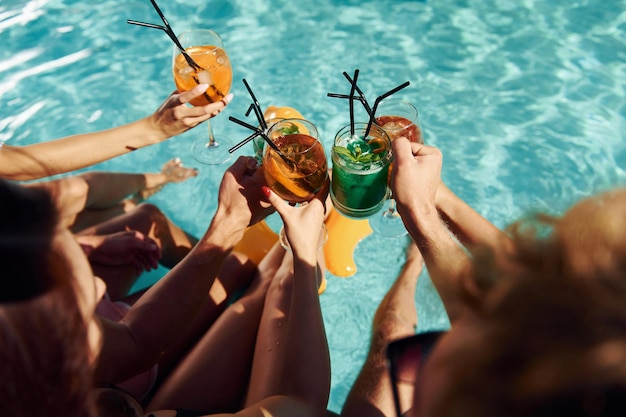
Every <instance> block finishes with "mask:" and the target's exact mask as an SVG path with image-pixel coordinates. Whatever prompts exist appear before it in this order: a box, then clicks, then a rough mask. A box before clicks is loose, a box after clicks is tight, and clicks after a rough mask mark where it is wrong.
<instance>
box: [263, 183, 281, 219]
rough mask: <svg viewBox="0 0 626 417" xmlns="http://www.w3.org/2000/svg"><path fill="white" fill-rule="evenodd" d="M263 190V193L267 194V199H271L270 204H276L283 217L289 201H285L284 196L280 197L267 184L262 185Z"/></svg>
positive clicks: (275, 206)
mask: <svg viewBox="0 0 626 417" xmlns="http://www.w3.org/2000/svg"><path fill="white" fill-rule="evenodd" d="M261 191H263V194H265V197H267V201H269V202H270V204H271V205H272V206H274V208H275V209H276V211H277V212H278V214H280V215H281V217H282V215H283V210H284V208H285V206H287V203H285V201H284V200H283V199H282V198H280V197H279V196H278V195H277V194H276V193H275V192H274V191H272V189H271V188H270V187H268V186H266V185H264V186H262V187H261Z"/></svg>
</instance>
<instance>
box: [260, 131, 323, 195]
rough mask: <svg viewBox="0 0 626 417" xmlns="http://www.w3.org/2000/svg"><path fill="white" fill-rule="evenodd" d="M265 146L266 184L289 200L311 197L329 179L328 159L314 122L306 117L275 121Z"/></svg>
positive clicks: (264, 168)
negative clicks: (269, 144) (270, 142)
mask: <svg viewBox="0 0 626 417" xmlns="http://www.w3.org/2000/svg"><path fill="white" fill-rule="evenodd" d="M268 137H269V139H270V140H271V141H272V143H273V144H274V145H275V147H276V148H277V149H278V151H277V150H276V149H274V147H271V146H265V151H264V154H263V164H262V166H263V172H264V175H265V181H266V182H267V185H268V186H269V187H270V188H271V189H272V190H274V192H275V193H276V194H278V195H279V196H280V197H281V198H283V199H284V200H287V201H289V202H290V203H303V202H305V201H310V200H311V199H312V198H313V197H314V196H315V194H317V192H318V191H319V190H320V189H321V188H322V186H323V185H324V183H325V182H326V181H327V179H328V163H327V161H326V154H325V152H324V147H323V146H322V143H321V142H320V141H319V139H318V137H317V129H316V128H315V126H314V125H313V124H312V123H311V122H308V121H306V120H303V119H284V120H281V121H279V122H277V123H275V124H274V125H273V126H272V127H271V128H270V129H269V131H268Z"/></svg>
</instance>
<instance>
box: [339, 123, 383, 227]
mask: <svg viewBox="0 0 626 417" xmlns="http://www.w3.org/2000/svg"><path fill="white" fill-rule="evenodd" d="M366 131H367V123H355V124H354V134H352V129H351V126H350V125H348V126H345V127H344V128H342V129H341V130H340V131H339V132H338V133H337V135H336V136H335V141H334V146H333V148H332V152H331V157H332V162H333V174H332V181H331V187H330V197H331V199H332V201H333V205H334V207H335V209H336V210H337V211H338V212H339V213H341V214H343V215H344V216H347V217H352V218H357V219H361V218H366V217H369V216H372V215H373V214H375V213H376V212H378V211H379V210H380V209H381V207H382V205H383V203H384V202H385V199H386V196H387V177H388V174H389V164H390V163H391V140H390V139H389V135H387V133H386V132H385V131H384V130H383V129H382V128H380V127H379V126H376V125H372V126H371V128H370V131H369V134H368V136H367V137H363V136H364V134H365V132H366Z"/></svg>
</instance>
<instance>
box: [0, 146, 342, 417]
mask: <svg viewBox="0 0 626 417" xmlns="http://www.w3.org/2000/svg"><path fill="white" fill-rule="evenodd" d="M259 178H260V177H259V173H258V171H256V172H255V173H250V172H248V170H247V169H246V166H245V158H240V159H239V160H238V161H237V162H236V163H235V164H234V165H233V166H232V167H231V168H230V169H229V170H228V171H227V172H226V173H225V175H224V179H223V181H222V184H221V186H220V199H219V200H220V204H219V208H218V211H217V213H216V216H215V218H214V220H213V221H212V222H211V225H210V226H209V229H208V230H207V234H206V235H205V236H204V237H203V239H201V240H200V242H199V243H198V245H196V247H194V249H193V250H192V252H191V253H190V255H189V256H188V257H186V258H185V259H184V260H183V261H181V262H180V263H179V264H178V265H177V266H176V267H175V268H174V270H173V271H172V272H171V273H170V276H168V277H166V278H165V279H163V280H161V281H160V282H159V283H158V284H157V285H156V286H155V287H153V288H152V289H151V290H150V291H151V292H152V293H154V294H155V295H156V294H157V293H158V294H159V296H158V297H157V296H155V297H152V298H151V299H150V300H149V301H148V298H146V299H145V300H146V302H144V303H141V302H140V303H139V304H141V308H140V309H139V310H138V311H135V312H133V314H132V315H133V316H134V317H133V318H134V319H136V320H139V319H140V316H146V317H145V319H147V320H149V321H151V322H153V323H158V324H159V325H160V326H159V327H160V330H161V332H164V333H171V332H172V331H173V332H175V333H178V332H179V331H180V326H173V323H175V322H179V323H181V322H188V321H189V318H190V317H192V316H193V314H194V312H195V311H197V308H198V306H199V305H200V304H201V303H202V301H203V299H204V294H206V291H207V289H208V288H209V286H210V282H212V278H211V277H214V276H215V274H216V273H217V270H218V269H219V266H220V263H221V261H223V259H224V257H225V254H226V253H227V252H228V251H229V248H230V247H232V246H234V244H235V243H236V242H237V238H238V237H240V235H241V234H243V230H245V227H246V226H247V225H248V224H250V223H254V222H255V221H258V220H259V219H260V218H262V216H263V214H264V213H266V212H267V203H263V200H264V199H265V198H263V199H260V198H259V197H257V193H259V192H260V191H261V187H257V186H258V185H259V181H258V180H259ZM0 191H1V194H2V195H3V201H8V202H9V204H7V205H4V206H3V207H2V211H3V213H2V214H3V215H2V216H1V217H2V218H3V219H4V220H3V221H2V223H1V228H2V233H0V235H1V236H2V239H0V242H1V243H2V245H3V247H5V248H7V250H6V251H5V250H3V251H1V253H2V254H3V255H2V256H3V260H4V261H5V265H6V268H7V271H8V272H9V274H8V275H5V276H4V277H3V279H2V280H0V284H1V285H2V291H0V293H1V294H2V300H1V302H0V320H2V321H3V322H4V325H3V326H0V328H2V329H11V330H10V331H9V332H6V333H5V332H2V333H1V336H0V338H1V339H2V340H3V342H2V343H1V344H0V345H1V346H2V348H0V351H1V352H2V353H1V354H0V356H1V357H2V358H3V359H5V361H4V363H5V364H6V365H7V366H5V368H4V371H3V375H12V377H11V378H13V377H15V379H14V380H13V379H12V380H11V383H10V384H9V383H5V384H2V386H3V387H9V386H11V391H10V392H8V391H4V390H2V391H0V392H2V393H3V394H2V396H1V398H2V401H3V404H4V405H3V408H4V409H5V410H6V411H7V412H8V414H10V415H19V414H22V413H25V412H26V413H28V415H31V416H37V415H40V416H43V415H50V414H53V415H77V416H78V415H80V416H95V415H96V414H95V413H94V409H93V405H94V402H93V400H94V398H93V393H92V391H91V390H88V389H87V388H88V387H89V385H90V384H89V383H88V381H90V380H91V377H90V374H91V373H92V372H93V367H92V365H93V364H94V363H95V362H94V361H98V363H99V365H100V366H102V365H103V364H102V361H103V358H102V357H98V355H99V351H101V348H100V346H101V344H102V342H104V346H102V349H103V350H102V352H104V351H106V349H107V343H108V342H107V340H111V339H109V338H108V336H107V334H108V333H109V332H110V331H111V330H112V327H113V326H112V323H107V322H106V321H102V320H97V319H96V318H95V316H94V315H93V313H94V309H95V304H96V302H97V300H98V299H99V297H100V295H101V294H102V291H103V290H104V288H103V287H102V286H101V285H99V284H96V285H94V283H97V282H98V281H97V280H94V278H93V276H92V275H91V274H90V273H89V266H88V264H87V262H86V259H85V258H84V256H81V250H80V247H79V246H78V245H77V244H76V243H75V242H74V239H73V237H72V235H71V234H70V233H69V231H67V229H66V228H64V227H62V226H61V225H57V224H56V221H55V217H54V206H53V204H52V202H51V201H50V198H49V196H48V195H47V194H46V193H45V192H43V191H42V190H33V189H27V188H22V187H18V186H16V185H11V184H8V183H6V182H4V181H0ZM327 192H328V187H325V189H324V190H323V191H322V193H327ZM264 193H265V194H267V195H268V196H269V201H270V202H271V203H272V204H274V205H275V206H276V209H277V210H278V211H279V214H281V216H282V217H283V221H284V222H285V227H286V233H287V237H288V239H289V240H290V246H291V251H290V252H285V251H284V250H283V249H282V248H281V247H280V246H279V245H277V246H276V249H275V250H274V252H273V257H277V256H276V255H279V256H278V258H282V259H283V261H282V264H281V266H280V267H278V273H269V274H268V275H267V276H266V278H267V277H269V278H268V279H266V281H272V283H270V282H257V286H267V287H268V294H267V296H266V297H258V300H257V303H256V305H260V306H261V307H262V310H263V312H262V318H261V321H260V324H259V325H258V334H257V330H255V329H256V327H253V328H252V330H253V332H252V333H250V332H248V333H249V334H256V335H257V336H256V337H254V338H253V345H254V344H256V345H257V346H256V348H255V353H254V360H253V367H252V374H251V378H252V379H251V380H250V385H249V388H247V389H246V388H245V387H244V389H243V392H244V393H247V400H246V401H245V402H244V403H243V405H242V406H240V408H239V410H235V412H236V414H235V415H241V416H247V415H257V414H258V413H259V412H261V410H266V412H270V413H272V415H276V416H281V415H284V416H291V415H301V416H316V415H320V414H323V413H324V410H325V405H326V402H327V399H328V391H329V387H330V368H329V358H328V350H327V344H326V338H325V333H324V329H323V321H322V319H321V311H320V309H319V297H318V294H317V285H318V281H319V276H318V274H319V267H318V266H316V258H317V254H318V248H317V237H318V235H319V228H321V225H322V222H323V217H324V216H323V213H324V210H323V201H324V199H325V197H326V196H325V194H320V195H319V196H318V197H317V198H316V199H315V200H314V201H312V202H311V203H310V204H309V205H307V206H306V207H297V208H296V207H290V206H288V205H287V204H286V203H284V202H283V201H282V200H280V198H278V197H277V196H276V195H274V194H272V193H271V192H270V191H269V189H268V190H265V191H264ZM224 215H227V217H224ZM8 219H11V220H10V221H9V220H8ZM33 219H35V221H33ZM302 224H307V225H309V226H311V225H317V226H319V227H318V228H317V229H318V230H314V229H315V228H314V227H307V228H303V227H302V226H301V225H302ZM303 229H307V231H310V233H307V232H306V231H303ZM18 230H19V232H20V234H21V235H22V236H24V237H25V238H26V239H24V240H22V241H20V242H18V245H15V243H16V242H15V240H14V239H13V238H10V237H11V236H13V235H14V231H18ZM73 242H74V243H73ZM9 247H10V248H11V249H10V250H8V248H9ZM277 251H278V252H277ZM281 252H282V254H283V255H280V253H281ZM5 255H6V257H5ZM292 255H293V269H292V266H291V260H290V259H292ZM5 258H6V259H5ZM17 258H20V259H22V260H25V259H26V258H28V259H30V260H32V259H33V258H34V259H36V260H37V261H35V262H26V264H27V265H32V266H33V269H32V270H31V269H28V270H27V271H24V270H23V269H21V268H18V269H19V270H20V272H19V273H20V274H24V273H26V274H27V277H26V278H25V279H24V281H22V283H23V284H24V285H22V286H16V285H14V284H13V283H12V281H14V279H12V278H13V277H14V275H15V273H18V269H16V268H13V267H14V266H17V265H15V263H16V262H17V261H18V259H17ZM285 260H287V262H286V263H285ZM18 263H21V262H18ZM281 271H282V272H281ZM290 271H291V272H290ZM291 274H294V275H295V276H294V279H289V281H291V283H290V284H287V280H286V279H287V277H288V276H289V275H291ZM175 277H178V278H175ZM278 277H282V279H281V280H280V282H275V281H276V278H278ZM26 281H28V282H26ZM272 288H274V289H272ZM56 300H58V302H57V301H56ZM241 300H244V298H242V299H241ZM259 300H260V303H259V302H258V301H259ZM59 306H62V307H61V308H59ZM233 306H235V308H233V309H232V310H231V311H232V313H233V314H230V315H229V314H226V313H225V314H224V315H223V316H221V317H220V318H222V317H224V320H227V319H226V318H227V317H229V316H230V320H231V321H232V323H234V322H235V321H236V320H238V322H239V323H240V325H238V326H237V328H238V329H241V328H242V327H241V325H243V326H244V327H246V326H249V325H246V324H245V323H246V320H245V318H244V319H243V320H242V319H241V317H242V315H241V312H248V311H251V310H249V309H248V308H245V309H243V310H242V306H236V305H233ZM49 308H52V310H54V311H55V312H56V313H54V314H49V313H51V312H49V311H47V310H48V309H49ZM36 312H40V313H41V319H38V318H36V317H35V315H37V314H39V313H36ZM48 314H49V315H48ZM247 314H248V313H246V315H247ZM277 314H278V315H277ZM181 317H182V318H184V320H180V319H181ZM237 317H239V319H238V318H237ZM68 318H69V319H68ZM18 319H21V320H19V321H18ZM48 319H51V321H49V320H48ZM30 320H34V321H30ZM57 320H58V321H57ZM277 320H278V322H277ZM24 321H26V322H27V323H29V325H28V326H23V325H22V324H25V323H24ZM98 321H100V323H101V327H100V326H98V325H97V324H96V323H97V322H98ZM253 322H254V320H252V323H253ZM279 322H280V323H282V325H281V324H278V323H279ZM83 323H84V324H83ZM47 324H49V326H48V325H47ZM66 324H67V326H66ZM126 324H127V326H131V327H127V329H126V330H125V331H126V332H128V331H134V332H135V335H134V338H135V339H136V340H137V341H139V340H140V339H143V342H144V343H142V344H144V345H146V347H150V349H151V350H154V351H155V352H159V351H161V350H162V347H160V346H155V345H152V344H151V343H149V341H150V340H151V339H153V338H152V336H149V334H148V332H146V331H147V330H148V329H147V328H146V329H144V330H146V331H144V332H141V333H137V330H138V329H139V328H138V327H136V326H133V325H132V320H130V321H127V323H126ZM277 324H278V325H277ZM43 325H46V326H47V327H46V331H36V330H34V329H39V328H40V327H38V326H43ZM170 325H172V326H170ZM155 327H156V326H152V328H155ZM217 327H219V328H221V329H222V330H224V331H230V329H231V328H232V326H230V325H223V326H217ZM48 330H51V331H53V333H54V335H57V334H58V335H59V337H58V338H57V337H53V335H51V334H50V333H49V332H48ZM24 331H27V332H28V334H29V335H30V336H29V337H28V338H25V339H22V343H19V344H17V345H16V344H14V343H11V342H9V341H10V340H15V339H13V337H16V336H17V335H24V333H23V332H24ZM67 332H69V333H67ZM242 334H243V333H241V332H235V333H232V331H231V337H234V338H235V340H239V338H240V337H241V335H242ZM32 336H35V337H32ZM161 336H162V337H161V338H160V339H161V340H163V339H164V337H163V336H167V335H163V334H162V335H161ZM222 336H224V334H222ZM19 337H21V336H19ZM254 339H256V341H254ZM44 340H45V343H42V342H43V341H44ZM88 340H89V343H87V341H88ZM154 340H155V341H156V339H154ZM224 340H225V339H224V338H218V339H217V340H216V342H217V343H216V344H214V347H215V348H218V349H220V346H221V349H222V350H223V349H226V350H227V351H230V352H231V353H232V349H233V347H234V345H233V344H228V343H226V344H225V343H221V342H223V341H224ZM266 343H270V344H271V345H272V346H273V349H268V348H267V346H268V345H267V344H266ZM157 345H161V346H163V344H162V343H161V342H157ZM12 346H18V350H13V349H12ZM19 346H21V348H19ZM72 346H73V348H72V349H71V350H67V349H69V348H70V347H72ZM207 346H208V345H207ZM207 346H204V348H199V349H198V350H197V351H196V355H202V354H203V352H206V348H207ZM50 353H52V354H53V355H55V356H56V357H61V358H63V357H67V358H72V361H71V362H70V361H66V360H44V361H39V360H37V361H36V363H35V362H31V365H32V366H34V368H33V367H32V366H26V365H24V363H23V362H22V360H32V359H34V358H38V359H39V358H42V357H48V356H47V355H49V354H50ZM31 355H32V356H31ZM257 356H258V357H259V359H258V360H257ZM196 359H198V358H196ZM241 359H243V358H240V357H238V356H236V355H235V356H232V357H229V355H228V354H225V355H223V356H219V355H218V356H216V357H214V358H213V359H212V360H213V362H215V361H217V362H218V365H219V364H220V363H221V364H222V365H223V364H224V363H226V362H227V361H228V360H235V361H239V362H243V363H245V362H246V361H245V360H243V361H242V360H241ZM70 364H73V365H72V366H69V365H70ZM223 366H225V365H223ZM29 369H32V370H33V372H28V370H29ZM205 369H206V368H205ZM13 371H15V372H13ZM189 371H192V373H193V372H194V371H195V372H196V373H197V375H196V376H203V377H204V380H205V382H207V383H209V384H213V385H215V384H216V383H217V384H218V385H220V384H221V385H223V384H224V380H223V377H225V376H226V375H225V374H220V375H222V376H220V377H219V378H216V377H215V375H216V373H214V372H212V371H211V370H210V369H206V371H205V372H202V373H201V374H200V373H198V372H199V371H201V369H198V368H196V367H194V366H188V367H182V368H180V369H179V371H177V373H176V375H175V378H174V379H173V380H170V382H169V384H170V385H171V384H174V386H175V385H176V383H175V381H180V380H181V375H184V374H185V373H187V372H189ZM226 371H227V370H226V369H225V372H226ZM181 373H182V374H181ZM244 374H245V373H244ZM173 375H174V374H173ZM248 375H249V374H248ZM52 378H54V380H53V379H52ZM182 379H183V380H184V378H182ZM76 381H78V383H76ZM255 381H256V382H255ZM195 382H196V384H197V382H198V381H195ZM51 387H54V388H52V389H51ZM221 388H222V389H225V387H224V386H222V387H221ZM190 389H191V390H193V386H191V387H190ZM240 389H241V388H240ZM201 391H202V395H201V399H204V400H206V399H207V394H209V393H211V391H210V390H209V391H207V390H205V389H202V390H201ZM185 392H187V393H189V392H190V391H189V390H186V391H185ZM16 393H17V394H18V395H16ZM161 394H162V393H161V392H157V394H156V396H155V397H153V398H152V400H153V401H158V398H166V397H161ZM215 395H216V396H217V397H219V395H220V393H218V392H216V393H215ZM33 398H37V399H38V401H32V399H33ZM174 402H176V399H175V398H174ZM10 410H13V412H12V411H10ZM127 411H128V410H127ZM151 413H152V414H155V415H173V414H171V413H166V414H163V412H161V411H157V410H155V411H152V412H151ZM195 415H200V414H195Z"/></svg>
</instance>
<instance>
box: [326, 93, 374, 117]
mask: <svg viewBox="0 0 626 417" xmlns="http://www.w3.org/2000/svg"><path fill="white" fill-rule="evenodd" d="M357 92H358V91H357ZM326 96H327V97H331V98H352V100H359V101H360V102H361V104H363V107H364V108H365V111H366V112H367V114H368V115H371V114H372V109H371V108H370V105H369V104H368V103H367V100H366V99H365V96H360V95H359V96H352V97H350V96H349V95H347V94H337V93H327V94H326Z"/></svg>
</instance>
